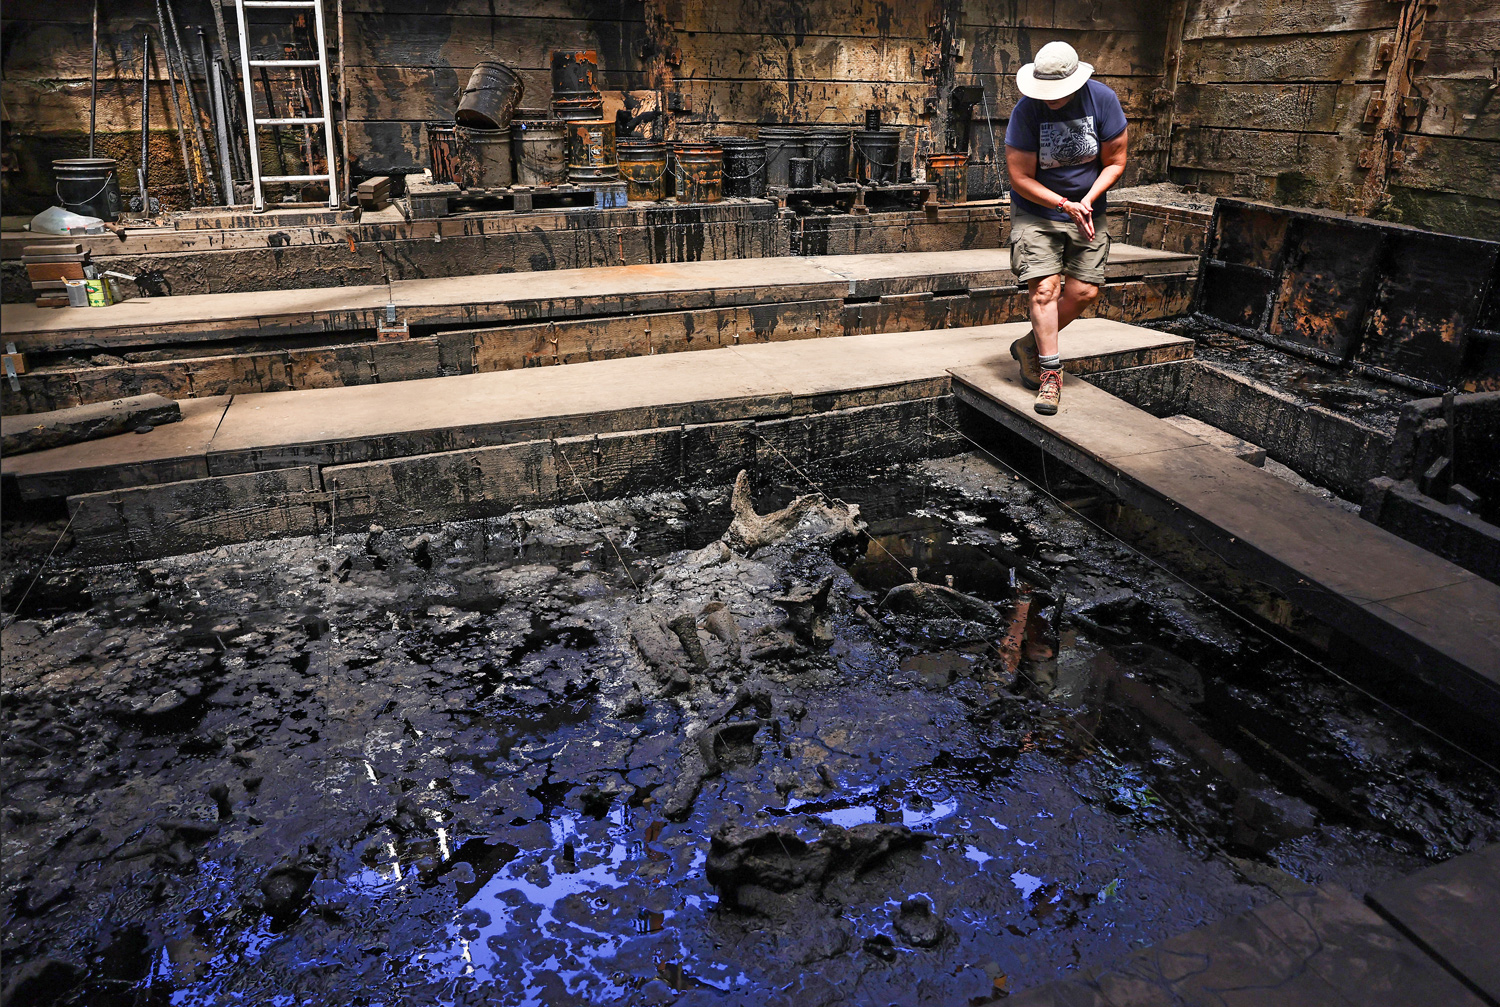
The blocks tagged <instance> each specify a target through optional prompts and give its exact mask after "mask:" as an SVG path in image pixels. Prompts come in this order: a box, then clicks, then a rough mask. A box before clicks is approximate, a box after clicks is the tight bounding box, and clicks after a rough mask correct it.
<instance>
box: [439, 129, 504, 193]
mask: <svg viewBox="0 0 1500 1007" xmlns="http://www.w3.org/2000/svg"><path fill="white" fill-rule="evenodd" d="M457 146H458V158H457V159H456V162H455V165H454V171H453V181H455V182H457V183H458V185H459V188H462V189H503V188H506V187H508V186H510V185H511V183H513V182H514V181H515V174H514V172H513V171H512V169H511V163H510V130H508V129H470V128H469V127H467V126H459V127H458V144H457Z"/></svg>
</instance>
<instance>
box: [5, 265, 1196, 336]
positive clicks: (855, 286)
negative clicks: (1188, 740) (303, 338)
mask: <svg viewBox="0 0 1500 1007" xmlns="http://www.w3.org/2000/svg"><path fill="white" fill-rule="evenodd" d="M1196 268H1197V258H1196V257H1194V256H1188V255H1182V254H1180V253H1175V252H1164V251H1159V250H1155V249H1144V248H1137V247H1134V246H1131V245H1124V244H1117V245H1115V246H1114V247H1113V249H1112V250H1111V253H1110V265H1109V267H1108V272H1109V275H1110V276H1111V278H1115V279H1118V278H1124V277H1136V276H1145V275H1152V274H1158V273H1187V272H1191V271H1193V270H1194V269H1196ZM1012 283H1014V276H1013V274H1012V273H1011V271H1010V252H1009V249H1006V248H993V249H971V250H965V251H941V252H907V253H901V254H899V255H896V254H868V255H827V256H803V257H774V258H759V259H728V260H714V261H703V262H683V263H670V264H657V265H635V266H607V267H591V268H585V269H555V270H545V271H540V272H533V273H504V274H484V275H479V276H454V277H437V278H431V279H423V280H397V281H395V282H393V283H392V284H391V285H390V286H389V287H387V286H386V285H384V284H378V285H367V286H356V287H335V288H311V289H298V290H268V291H255V292H243V293H223V294H195V295H189V296H184V297H166V298H147V299H140V298H136V299H132V300H128V301H122V302H121V303H119V304H115V305H111V306H109V307H107V308H90V309H53V308H38V307H36V306H35V305H26V304H17V305H7V306H6V310H5V313H4V317H3V318H0V332H3V334H4V338H5V340H6V341H8V342H14V343H16V345H17V346H18V348H20V349H21V350H22V351H23V352H54V351H61V350H72V349H85V348H100V347H123V346H129V345H136V344H142V345H144V344H152V345H162V344H168V343H192V342H199V341H203V340H223V339H237V338H245V337H271V336H287V335H295V334H305V333H323V332H337V331H347V330H351V329H371V328H374V326H375V324H376V322H377V320H378V319H379V318H380V317H381V316H383V314H384V312H385V309H386V305H387V303H394V304H395V305H396V308H397V313H398V315H399V317H400V318H401V319H402V320H404V321H407V322H409V323H411V324H414V325H428V326H454V325H481V324H494V323H501V322H508V321H527V320H539V321H544V320H547V319H549V318H560V317H571V316H575V315H579V314H609V313H619V314H626V313H635V312H646V311H664V310H684V309H691V308H700V307H711V306H716V305H718V306H721V305H738V304H756V303H761V302H763V301H767V300H771V301H781V300H786V299H789V298H792V297H794V298H795V299H802V300H815V299H820V298H844V297H856V298H864V297H879V296H882V295H889V294H900V293H906V292H911V291H934V290H950V289H965V288H968V287H995V286H1004V285H1008V284H1012Z"/></svg>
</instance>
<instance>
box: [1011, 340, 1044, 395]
mask: <svg viewBox="0 0 1500 1007" xmlns="http://www.w3.org/2000/svg"><path fill="white" fill-rule="evenodd" d="M1010 355H1011V356H1013V357H1015V358H1016V362H1017V363H1018V364H1020V365H1021V384H1022V385H1024V386H1026V387H1027V388H1029V389H1031V390H1032V391H1036V390H1037V389H1038V388H1040V387H1042V365H1041V362H1040V361H1038V360H1037V355H1036V333H1035V332H1028V333H1026V335H1024V336H1022V337H1021V338H1020V339H1017V340H1016V341H1015V342H1013V343H1011V344H1010Z"/></svg>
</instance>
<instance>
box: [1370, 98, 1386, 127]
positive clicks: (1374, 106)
mask: <svg viewBox="0 0 1500 1007" xmlns="http://www.w3.org/2000/svg"><path fill="white" fill-rule="evenodd" d="M1383 115H1385V99H1384V98H1371V99H1370V103H1369V104H1368V105H1366V106H1365V122H1379V121H1380V117H1381V116H1383Z"/></svg>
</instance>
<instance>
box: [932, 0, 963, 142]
mask: <svg viewBox="0 0 1500 1007" xmlns="http://www.w3.org/2000/svg"><path fill="white" fill-rule="evenodd" d="M941 4H942V7H941V9H940V11H939V14H938V23H937V26H936V34H937V38H936V40H935V41H936V42H937V47H938V66H937V82H936V83H937V105H936V107H935V109H934V114H933V118H934V120H935V121H934V122H933V123H932V124H931V129H932V146H933V148H934V149H939V148H941V150H942V151H943V152H944V153H950V154H951V153H953V150H954V147H955V146H957V142H956V138H955V137H954V136H953V134H952V132H951V131H950V130H949V128H948V126H949V121H950V117H951V116H952V114H953V108H952V103H953V85H954V83H955V82H956V81H957V78H958V51H959V45H960V41H961V40H960V39H959V37H958V26H959V24H960V22H961V21H962V19H963V9H964V7H963V0H941ZM939 134H941V136H942V139H941V140H939V139H938V136H939Z"/></svg>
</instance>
